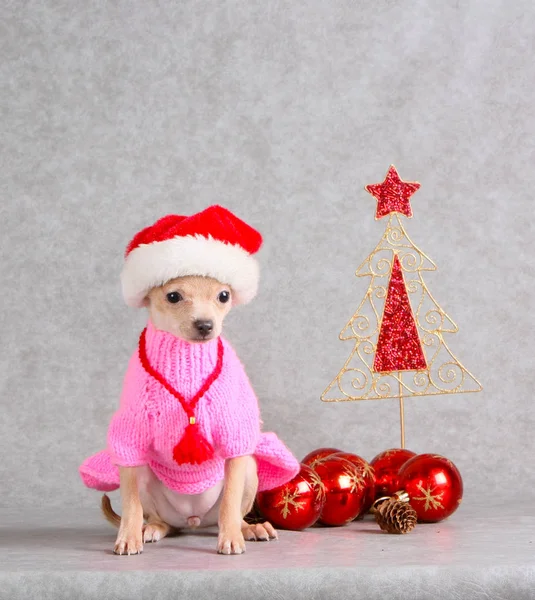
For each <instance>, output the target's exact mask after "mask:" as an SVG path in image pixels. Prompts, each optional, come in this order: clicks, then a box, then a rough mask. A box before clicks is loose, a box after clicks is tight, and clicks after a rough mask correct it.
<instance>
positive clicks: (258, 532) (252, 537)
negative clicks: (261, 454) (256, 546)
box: [241, 457, 278, 542]
mask: <svg viewBox="0 0 535 600" xmlns="http://www.w3.org/2000/svg"><path fill="white" fill-rule="evenodd" d="M257 490H258V474H257V468H256V461H255V460H254V458H252V457H251V460H250V461H249V463H248V465H247V472H246V476H245V487H244V492H243V499H242V507H241V508H242V517H245V515H246V514H247V513H249V512H250V510H251V509H252V507H253V504H254V501H255V498H256V492H257ZM241 532H242V534H243V537H244V539H245V540H246V541H249V542H255V541H262V542H264V541H265V542H268V541H269V540H272V539H277V538H278V535H277V532H276V531H275V529H274V527H273V525H271V523H268V522H267V521H265V522H264V523H247V522H246V521H242V525H241Z"/></svg>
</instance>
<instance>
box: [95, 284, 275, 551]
mask: <svg viewBox="0 0 535 600" xmlns="http://www.w3.org/2000/svg"><path fill="white" fill-rule="evenodd" d="M145 306H146V308H147V310H148V314H149V319H150V322H151V323H152V324H153V326H154V327H155V328H156V330H159V331H162V332H166V333H168V334H171V335H173V336H175V337H176V338H179V339H180V340H183V341H185V342H187V343H188V344H206V343H208V342H210V341H211V340H216V339H217V338H219V336H220V335H221V332H222V326H223V320H224V319H225V317H226V316H227V314H228V313H229V311H230V310H231V307H232V290H231V288H230V286H228V285H224V284H222V283H221V282H219V281H217V280H215V279H212V278H210V277H204V276H185V277H178V278H176V279H173V280H171V281H168V282H167V283H166V284H165V285H162V286H160V287H156V288H153V289H151V290H150V291H149V292H148V294H147V296H146V299H145ZM119 477H120V492H121V498H122V516H121V517H119V516H118V515H117V514H115V512H114V511H113V509H112V507H111V503H110V500H109V498H108V496H106V495H104V497H103V499H102V510H103V513H104V516H105V517H106V519H107V520H108V521H109V522H110V523H112V524H113V525H115V526H119V532H118V535H117V539H116V542H115V546H114V553H115V554H119V555H131V554H139V553H141V552H142V551H143V543H144V542H157V541H159V540H161V539H162V538H164V537H165V536H166V535H168V534H169V533H172V532H176V531H178V530H180V529H183V528H196V527H205V526H212V525H218V526H219V535H218V540H217V552H219V553H221V554H241V553H242V552H244V551H245V540H250V541H254V540H270V539H276V538H277V532H276V531H275V529H274V528H273V527H272V526H271V524H270V523H268V522H266V523H263V524H256V525H248V524H247V523H245V521H244V520H243V517H244V516H245V515H246V514H247V513H248V512H249V511H250V509H251V507H252V505H253V502H254V499H255V496H256V492H257V488H258V476H257V464H256V460H255V458H254V456H252V455H249V456H239V457H234V458H229V459H227V460H226V462H225V469H224V479H223V480H222V481H219V482H218V483H216V484H215V485H214V486H212V487H210V488H209V489H207V490H205V491H203V492H202V493H199V494H191V495H190V494H179V493H176V492H174V491H173V490H170V489H168V488H167V487H166V486H165V484H164V483H163V482H162V481H160V480H159V479H158V478H157V477H156V476H155V475H154V473H153V472H152V470H151V468H150V467H149V466H148V465H143V466H134V467H119Z"/></svg>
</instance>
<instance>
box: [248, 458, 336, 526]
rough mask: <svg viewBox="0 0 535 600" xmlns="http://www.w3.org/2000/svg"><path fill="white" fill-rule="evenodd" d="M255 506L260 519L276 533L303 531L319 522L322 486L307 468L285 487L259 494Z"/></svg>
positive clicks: (323, 496)
mask: <svg viewBox="0 0 535 600" xmlns="http://www.w3.org/2000/svg"><path fill="white" fill-rule="evenodd" d="M256 504H257V507H258V510H259V511H260V512H261V513H262V516H263V517H264V518H265V519H267V520H268V521H269V522H270V523H271V524H272V525H273V526H274V527H278V528H279V529H295V530H299V529H306V528H307V527H310V526H311V525H314V523H315V522H316V521H317V520H318V517H319V516H320V513H321V510H322V508H323V506H324V504H325V491H324V486H323V484H322V482H321V480H320V478H319V477H318V475H317V474H316V472H315V471H313V470H312V469H311V468H310V467H308V466H307V465H303V464H301V470H300V471H299V473H298V474H297V475H296V476H295V477H294V478H293V479H292V480H291V481H289V482H288V483H285V484H284V485H281V486H279V487H277V488H275V489H273V490H267V491H264V492H258V494H257V496H256Z"/></svg>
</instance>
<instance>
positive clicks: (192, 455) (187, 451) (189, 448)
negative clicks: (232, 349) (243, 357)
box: [139, 328, 223, 465]
mask: <svg viewBox="0 0 535 600" xmlns="http://www.w3.org/2000/svg"><path fill="white" fill-rule="evenodd" d="M146 331H147V329H146V328H145V329H144V330H143V331H142V332H141V335H140V337H139V360H140V361H141V365H142V366H143V368H144V369H145V371H147V373H148V374H149V375H150V376H151V377H153V378H154V379H156V381H157V382H158V383H160V384H161V385H163V387H164V388H165V389H166V390H167V391H168V392H169V393H170V394H172V395H173V396H174V397H175V398H176V399H177V400H178V401H179V402H180V404H181V406H182V408H183V409H184V412H185V413H186V414H187V416H188V418H189V424H188V426H187V427H186V431H185V432H184V435H183V437H182V439H181V440H180V441H179V442H178V444H177V445H176V446H175V448H174V450H173V458H174V460H175V461H176V462H177V463H178V464H179V465H182V464H185V463H189V464H194V465H199V464H201V463H203V462H204V461H206V460H209V459H210V458H213V456H214V448H213V446H212V445H211V444H210V442H209V441H208V440H207V439H206V438H205V437H204V436H203V435H202V433H201V432H200V430H199V426H198V423H197V421H196V419H195V407H196V406H197V402H199V400H200V399H201V398H202V397H203V396H204V394H206V392H207V391H208V390H209V389H210V386H211V385H212V384H213V383H214V381H215V380H216V379H217V378H218V377H219V374H220V373H221V369H222V367H223V342H222V341H221V338H219V339H218V345H217V362H216V365H215V367H214V370H213V371H212V373H211V374H210V375H209V376H208V377H207V378H206V380H205V382H204V383H203V385H202V386H201V389H200V390H199V391H198V392H197V393H196V394H195V396H193V398H192V399H191V401H190V402H187V401H186V399H185V398H184V396H183V395H182V394H181V393H180V392H179V391H178V390H176V389H175V388H174V387H173V386H172V385H171V384H170V383H169V382H168V381H167V380H166V379H165V377H164V376H163V375H161V373H158V371H156V369H154V368H153V367H152V365H151V364H150V363H149V359H148V357H147V346H146V342H145V334H146Z"/></svg>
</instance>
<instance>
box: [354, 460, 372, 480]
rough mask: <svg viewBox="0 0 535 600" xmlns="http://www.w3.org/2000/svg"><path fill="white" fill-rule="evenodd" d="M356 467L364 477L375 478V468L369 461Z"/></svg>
mask: <svg viewBox="0 0 535 600" xmlns="http://www.w3.org/2000/svg"><path fill="white" fill-rule="evenodd" d="M358 468H360V469H362V471H363V475H364V478H365V479H374V478H375V469H374V468H373V467H372V466H371V465H370V464H369V463H367V462H366V463H363V464H362V465H361V466H359V467H358Z"/></svg>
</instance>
